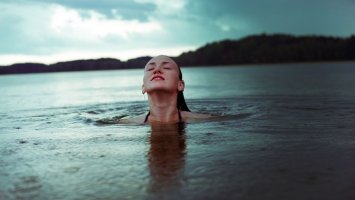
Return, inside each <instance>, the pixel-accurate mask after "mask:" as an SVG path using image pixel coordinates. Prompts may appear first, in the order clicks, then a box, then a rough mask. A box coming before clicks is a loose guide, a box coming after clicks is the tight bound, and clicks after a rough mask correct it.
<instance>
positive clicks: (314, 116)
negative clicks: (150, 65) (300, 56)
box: [0, 62, 355, 199]
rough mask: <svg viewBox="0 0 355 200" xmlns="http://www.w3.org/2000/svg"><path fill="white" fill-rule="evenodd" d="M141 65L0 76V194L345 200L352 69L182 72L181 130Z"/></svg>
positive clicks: (354, 106) (350, 173) (354, 193)
mask: <svg viewBox="0 0 355 200" xmlns="http://www.w3.org/2000/svg"><path fill="white" fill-rule="evenodd" d="M142 75H143V71H142V70H121V71H100V72H69V73H53V74H27V75H6V76H0V94H1V98H0V119H1V122H0V199H334V198H336V199H354V198H355V190H354V187H355V170H354V166H355V153H354V152H355V135H354V134H355V133H354V130H355V101H354V100H355V89H354V87H355V79H354V78H353V77H355V63H351V62H345V63H318V64H280V65H263V66H238V67H232V66H229V67H209V68H183V75H184V79H185V82H186V89H185V97H186V98H187V103H188V105H189V107H190V109H191V110H193V111H195V112H201V113H211V114H214V115H219V116H222V117H221V118H219V119H216V120H213V121H206V122H201V123H188V124H185V125H184V126H174V125H170V126H163V125H161V126H153V127H152V126H149V125H125V124H103V123H100V121H102V120H104V121H105V120H106V121H107V120H109V119H112V118H115V117H122V116H126V115H137V114H141V113H145V112H147V110H148V105H147V103H146V97H144V96H143V95H141V91H140V90H141V84H142Z"/></svg>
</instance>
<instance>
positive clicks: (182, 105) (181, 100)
mask: <svg viewBox="0 0 355 200" xmlns="http://www.w3.org/2000/svg"><path fill="white" fill-rule="evenodd" d="M177 66H178V68H179V79H180V80H181V81H182V73H181V69H180V67H179V65H177ZM176 107H177V109H178V110H181V111H188V112H191V111H190V109H189V108H188V107H187V104H186V101H185V97H184V93H183V91H179V92H178V95H177V103H176Z"/></svg>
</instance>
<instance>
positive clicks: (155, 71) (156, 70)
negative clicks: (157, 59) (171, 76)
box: [153, 65, 163, 74]
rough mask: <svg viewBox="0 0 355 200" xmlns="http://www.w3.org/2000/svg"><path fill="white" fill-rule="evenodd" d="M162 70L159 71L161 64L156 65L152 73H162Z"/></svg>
mask: <svg viewBox="0 0 355 200" xmlns="http://www.w3.org/2000/svg"><path fill="white" fill-rule="evenodd" d="M162 73H163V72H162V71H161V65H158V66H157V67H156V68H155V69H154V72H153V74H162Z"/></svg>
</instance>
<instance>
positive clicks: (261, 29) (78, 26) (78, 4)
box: [0, 0, 355, 65]
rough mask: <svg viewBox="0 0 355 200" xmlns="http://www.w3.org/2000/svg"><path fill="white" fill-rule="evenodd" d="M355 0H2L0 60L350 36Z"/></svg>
mask: <svg viewBox="0 0 355 200" xmlns="http://www.w3.org/2000/svg"><path fill="white" fill-rule="evenodd" d="M354 12H355V0H312V1H309V0H292V1H291V0H174V1H167V0H1V1H0V65H9V64H13V63H21V62H39V63H45V64H51V63H55V62H59V61H69V60H77V59H96V58H103V57H106V58H107V57H110V58H117V59H120V60H122V61H125V60H127V59H130V58H136V57H140V56H155V55H159V54H165V55H169V56H178V55H180V54H181V53H183V52H186V51H190V50H195V49H197V48H198V47H201V46H203V45H205V44H207V43H211V42H214V41H220V40H224V39H240V38H243V37H246V36H248V35H253V34H261V33H267V34H274V33H286V34H293V35H326V36H337V37H338V36H339V37H349V36H351V35H353V34H355V23H354V19H355V14H354Z"/></svg>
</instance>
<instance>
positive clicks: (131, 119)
mask: <svg viewBox="0 0 355 200" xmlns="http://www.w3.org/2000/svg"><path fill="white" fill-rule="evenodd" d="M145 116H146V114H144V113H143V114H141V115H137V116H134V117H127V118H122V119H120V120H119V122H118V123H123V124H132V123H133V124H142V123H144V119H145Z"/></svg>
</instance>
